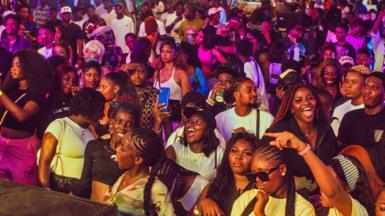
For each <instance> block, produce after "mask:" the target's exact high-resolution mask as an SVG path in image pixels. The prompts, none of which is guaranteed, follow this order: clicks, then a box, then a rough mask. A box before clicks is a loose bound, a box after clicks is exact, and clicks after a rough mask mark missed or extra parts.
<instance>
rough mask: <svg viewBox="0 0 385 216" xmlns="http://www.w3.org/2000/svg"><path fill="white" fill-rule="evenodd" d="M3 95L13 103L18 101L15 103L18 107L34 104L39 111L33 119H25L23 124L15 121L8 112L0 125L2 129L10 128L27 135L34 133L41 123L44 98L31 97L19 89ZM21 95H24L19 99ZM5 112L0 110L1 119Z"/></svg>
mask: <svg viewBox="0 0 385 216" xmlns="http://www.w3.org/2000/svg"><path fill="white" fill-rule="evenodd" d="M5 94H6V95H7V96H8V97H9V98H10V99H11V100H12V101H13V102H15V101H16V100H17V99H18V98H20V100H19V101H18V102H17V103H16V104H17V105H18V106H19V107H24V105H25V104H26V103H27V102H29V101H34V102H36V103H37V104H38V105H39V107H40V110H39V112H38V113H37V114H35V115H34V116H33V117H31V118H29V119H27V120H26V121H24V122H19V121H17V120H16V119H15V118H14V117H13V116H12V115H11V114H10V113H9V112H8V113H7V114H6V115H5V118H4V122H3V124H2V125H1V126H2V127H6V128H11V129H14V130H18V131H23V132H27V133H35V131H36V129H37V128H38V126H39V124H40V123H41V114H42V113H41V110H42V108H43V104H44V98H43V96H38V95H33V94H31V93H30V92H26V91H24V90H20V89H14V90H12V91H9V92H5ZM23 94H25V95H24V96H23V97H21V96H22V95H23ZM5 111H6V110H5V109H4V108H2V110H1V112H0V118H2V117H3V115H4V112H5Z"/></svg>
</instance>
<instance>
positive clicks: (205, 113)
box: [183, 108, 217, 128]
mask: <svg viewBox="0 0 385 216" xmlns="http://www.w3.org/2000/svg"><path fill="white" fill-rule="evenodd" d="M183 114H184V115H185V116H186V117H187V118H191V116H193V115H195V114H197V115H200V116H201V117H202V118H203V119H204V120H205V122H206V123H207V126H208V127H209V128H216V127H217V122H216V121H215V117H214V115H213V114H212V113H211V112H210V111H209V110H207V109H197V108H186V109H185V110H184V111H183Z"/></svg>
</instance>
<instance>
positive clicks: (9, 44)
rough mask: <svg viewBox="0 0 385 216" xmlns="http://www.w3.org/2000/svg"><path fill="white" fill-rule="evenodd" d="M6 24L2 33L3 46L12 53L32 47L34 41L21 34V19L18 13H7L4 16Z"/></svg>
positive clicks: (1, 44) (1, 43) (0, 41)
mask: <svg viewBox="0 0 385 216" xmlns="http://www.w3.org/2000/svg"><path fill="white" fill-rule="evenodd" d="M4 26H5V30H4V31H5V32H3V33H2V38H1V40H0V46H1V47H4V48H5V49H7V50H8V51H9V52H11V53H16V52H17V51H19V50H23V49H30V48H32V43H31V42H30V41H29V40H28V39H26V38H24V37H20V35H19V30H20V21H19V18H18V17H17V16H16V15H14V14H10V15H7V16H6V17H5V18H4Z"/></svg>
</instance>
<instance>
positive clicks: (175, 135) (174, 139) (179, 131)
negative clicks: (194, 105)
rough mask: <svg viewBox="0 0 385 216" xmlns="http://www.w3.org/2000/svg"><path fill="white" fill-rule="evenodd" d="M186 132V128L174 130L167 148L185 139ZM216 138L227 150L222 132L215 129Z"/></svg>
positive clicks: (168, 140)
mask: <svg viewBox="0 0 385 216" xmlns="http://www.w3.org/2000/svg"><path fill="white" fill-rule="evenodd" d="M183 132H184V126H181V127H178V128H177V129H176V130H174V131H173V132H172V133H171V135H170V136H169V137H168V139H167V143H166V148H168V147H169V146H170V145H172V144H173V143H175V142H177V141H180V139H179V138H181V137H183ZM214 133H215V136H216V137H217V138H218V139H219V146H220V147H221V148H222V149H226V141H225V138H223V136H222V134H221V132H219V130H218V129H214Z"/></svg>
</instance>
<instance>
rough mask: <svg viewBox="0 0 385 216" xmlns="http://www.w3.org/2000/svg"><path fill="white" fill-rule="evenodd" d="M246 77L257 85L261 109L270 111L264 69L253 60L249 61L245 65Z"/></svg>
mask: <svg viewBox="0 0 385 216" xmlns="http://www.w3.org/2000/svg"><path fill="white" fill-rule="evenodd" d="M243 69H244V72H245V74H246V77H247V78H249V79H251V80H252V81H253V82H254V84H255V86H257V89H258V92H257V97H258V102H259V103H261V105H260V107H259V109H260V110H264V111H269V101H268V99H267V92H266V87H265V80H264V78H263V74H262V70H261V68H260V67H259V65H258V64H256V63H255V62H254V61H253V60H252V61H248V62H246V63H245V64H244V66H243Z"/></svg>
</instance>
